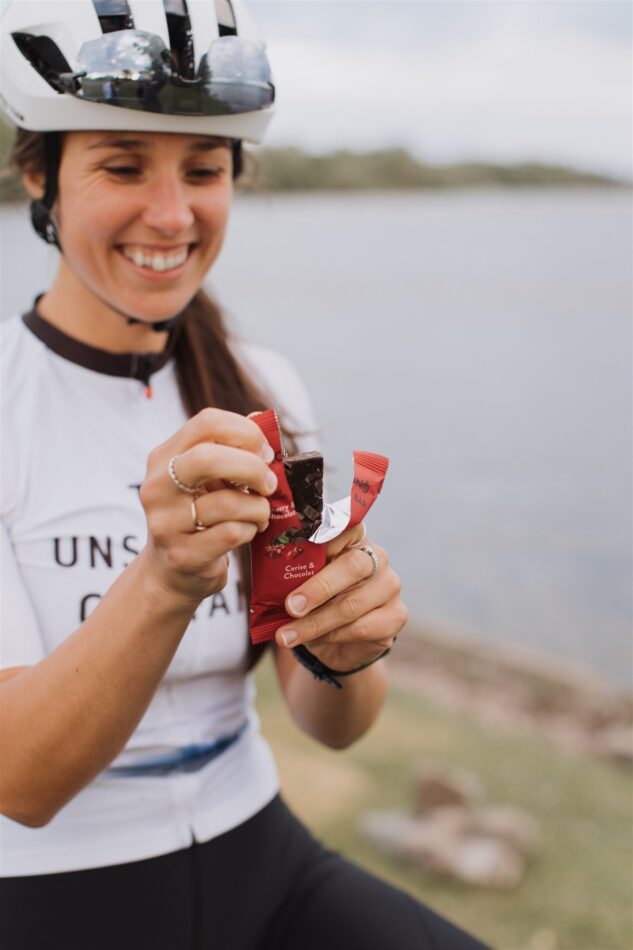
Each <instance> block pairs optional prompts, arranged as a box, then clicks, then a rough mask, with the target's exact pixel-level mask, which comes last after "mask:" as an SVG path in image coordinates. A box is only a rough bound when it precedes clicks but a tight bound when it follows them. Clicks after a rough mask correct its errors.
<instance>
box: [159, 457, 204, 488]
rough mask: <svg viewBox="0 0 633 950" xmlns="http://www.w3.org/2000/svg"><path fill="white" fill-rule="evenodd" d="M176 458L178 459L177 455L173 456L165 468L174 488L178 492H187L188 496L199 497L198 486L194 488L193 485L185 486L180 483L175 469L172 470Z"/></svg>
mask: <svg viewBox="0 0 633 950" xmlns="http://www.w3.org/2000/svg"><path fill="white" fill-rule="evenodd" d="M178 458H180V456H179V455H173V456H172V457H171V458H170V460H169V464H168V466H167V472H168V474H169V477H170V478H171V480H172V482H173V483H174V485H175V486H176V488H179V489H180V491H184V492H187V494H188V495H200V494H201V487H200V485H196V486H195V487H194V486H193V485H185V483H184V482H181V481H180V479H179V478H178V476H177V475H176V469H175V468H174V465H175V464H176V459H178Z"/></svg>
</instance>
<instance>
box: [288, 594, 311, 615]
mask: <svg viewBox="0 0 633 950" xmlns="http://www.w3.org/2000/svg"><path fill="white" fill-rule="evenodd" d="M307 606H308V598H307V597H304V596H303V594H293V595H292V596H291V597H289V598H288V609H289V610H290V613H293V614H296V615H297V617H300V616H301V614H302V613H304V612H305V609H306V607H307Z"/></svg>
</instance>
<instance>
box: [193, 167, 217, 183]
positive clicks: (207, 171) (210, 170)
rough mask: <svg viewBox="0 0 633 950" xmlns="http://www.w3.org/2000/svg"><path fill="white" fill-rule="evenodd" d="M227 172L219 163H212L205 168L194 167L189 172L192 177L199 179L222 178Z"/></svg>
mask: <svg viewBox="0 0 633 950" xmlns="http://www.w3.org/2000/svg"><path fill="white" fill-rule="evenodd" d="M224 174H225V169H224V168H221V167H220V166H219V165H212V166H208V167H205V168H192V169H191V170H190V172H189V175H190V177H191V178H193V179H194V180H197V181H208V180H210V179H213V178H220V177H221V176H222V175H224Z"/></svg>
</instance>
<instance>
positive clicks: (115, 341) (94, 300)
mask: <svg viewBox="0 0 633 950" xmlns="http://www.w3.org/2000/svg"><path fill="white" fill-rule="evenodd" d="M37 309H38V311H39V312H40V313H41V315H42V316H43V317H44V318H45V319H46V320H48V322H49V323H52V324H53V326H55V327H57V328H58V329H59V330H62V331H63V332H64V333H66V334H68V336H72V337H74V339H76V340H79V341H80V342H81V343H86V344H88V346H94V347H97V348H98V349H101V350H107V351H108V352H110V353H160V352H161V351H162V350H164V349H165V346H166V345H167V340H168V337H169V333H168V332H167V331H163V332H160V333H157V332H156V331H155V330H153V329H152V327H151V326H148V325H147V324H145V323H134V324H128V322H127V317H126V316H124V315H123V314H121V313H118V312H117V311H116V310H113V309H112V308H111V307H109V306H108V305H107V303H105V302H104V301H102V300H100V299H99V298H98V297H96V296H95V295H94V294H93V293H92V292H91V291H90V290H89V288H88V287H86V286H85V285H84V284H83V283H82V282H81V281H80V280H78V278H77V277H76V276H75V275H74V274H73V272H72V271H71V270H70V269H69V268H68V267H67V266H66V263H65V261H64V258H63V257H60V262H59V268H58V271H57V276H56V277H55V280H54V282H53V284H52V286H51V288H50V290H49V291H48V292H47V293H45V294H44V296H43V297H41V298H40V301H39V303H38V305H37Z"/></svg>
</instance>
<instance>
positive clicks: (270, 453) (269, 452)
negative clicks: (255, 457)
mask: <svg viewBox="0 0 633 950" xmlns="http://www.w3.org/2000/svg"><path fill="white" fill-rule="evenodd" d="M261 454H262V458H263V460H264V461H265V462H266V464H267V465H270V463H271V462H272V461H273V459H274V458H275V450H274V449H273V447H272V445H269V444H268V443H266V445H265V446H264V448H263V449H262V453H261Z"/></svg>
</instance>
